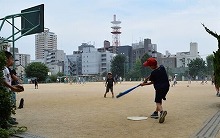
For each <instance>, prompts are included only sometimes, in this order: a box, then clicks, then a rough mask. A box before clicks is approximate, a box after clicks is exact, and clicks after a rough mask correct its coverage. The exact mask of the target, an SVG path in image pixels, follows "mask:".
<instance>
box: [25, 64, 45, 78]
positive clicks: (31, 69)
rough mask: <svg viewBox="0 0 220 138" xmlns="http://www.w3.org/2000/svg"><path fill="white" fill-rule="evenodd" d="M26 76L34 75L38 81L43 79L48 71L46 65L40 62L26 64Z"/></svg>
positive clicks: (31, 76)
mask: <svg viewBox="0 0 220 138" xmlns="http://www.w3.org/2000/svg"><path fill="white" fill-rule="evenodd" d="M25 72H26V76H27V77H28V78H33V77H36V78H37V79H38V81H39V82H42V81H45V80H46V78H47V75H48V72H49V69H48V67H47V66H46V65H45V64H43V63H40V62H33V63H30V64H28V66H27V67H26V68H25Z"/></svg>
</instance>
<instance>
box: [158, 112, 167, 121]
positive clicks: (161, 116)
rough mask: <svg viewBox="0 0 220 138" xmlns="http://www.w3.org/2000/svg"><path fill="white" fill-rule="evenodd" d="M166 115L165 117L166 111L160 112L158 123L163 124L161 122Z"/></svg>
mask: <svg viewBox="0 0 220 138" xmlns="http://www.w3.org/2000/svg"><path fill="white" fill-rule="evenodd" d="M166 115H167V111H161V112H160V119H159V123H163V122H164V121H165V117H166Z"/></svg>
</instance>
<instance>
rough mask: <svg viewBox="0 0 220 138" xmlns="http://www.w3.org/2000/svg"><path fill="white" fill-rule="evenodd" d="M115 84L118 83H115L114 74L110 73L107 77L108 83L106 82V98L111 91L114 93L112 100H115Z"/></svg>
mask: <svg viewBox="0 0 220 138" xmlns="http://www.w3.org/2000/svg"><path fill="white" fill-rule="evenodd" d="M115 83H116V82H115V80H114V78H113V77H112V73H111V72H109V73H108V76H107V79H106V82H105V87H106V91H105V94H104V98H106V94H107V93H108V92H109V90H110V91H111V93H112V98H114V92H113V84H115Z"/></svg>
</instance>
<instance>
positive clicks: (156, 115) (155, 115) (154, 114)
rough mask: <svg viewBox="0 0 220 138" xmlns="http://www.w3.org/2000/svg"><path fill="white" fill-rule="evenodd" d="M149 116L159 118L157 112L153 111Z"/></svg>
mask: <svg viewBox="0 0 220 138" xmlns="http://www.w3.org/2000/svg"><path fill="white" fill-rule="evenodd" d="M150 117H151V118H155V119H158V118H159V116H158V112H156V111H155V112H153V114H152V115H150Z"/></svg>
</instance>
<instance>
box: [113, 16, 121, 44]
mask: <svg viewBox="0 0 220 138" xmlns="http://www.w3.org/2000/svg"><path fill="white" fill-rule="evenodd" d="M113 19H114V20H113V21H112V22H111V23H112V24H113V26H112V27H111V28H112V32H111V33H112V46H120V34H121V31H120V29H121V27H120V24H121V21H116V15H114V16H113Z"/></svg>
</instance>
